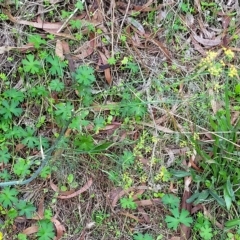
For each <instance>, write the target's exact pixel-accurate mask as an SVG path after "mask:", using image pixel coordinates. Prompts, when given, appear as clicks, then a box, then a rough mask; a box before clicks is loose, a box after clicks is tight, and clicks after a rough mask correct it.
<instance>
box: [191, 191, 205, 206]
mask: <svg viewBox="0 0 240 240" xmlns="http://www.w3.org/2000/svg"><path fill="white" fill-rule="evenodd" d="M208 196H209V190H203V191H202V192H200V193H198V196H197V199H196V200H195V201H194V205H197V204H199V203H202V202H204V201H205V200H206V199H207V198H208ZM188 200H189V199H187V202H188Z"/></svg>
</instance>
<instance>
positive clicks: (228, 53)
mask: <svg viewBox="0 0 240 240" xmlns="http://www.w3.org/2000/svg"><path fill="white" fill-rule="evenodd" d="M223 51H224V54H225V55H226V57H227V58H228V59H229V60H232V59H233V58H234V52H233V51H232V50H231V49H226V48H223Z"/></svg>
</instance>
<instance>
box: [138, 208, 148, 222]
mask: <svg viewBox="0 0 240 240" xmlns="http://www.w3.org/2000/svg"><path fill="white" fill-rule="evenodd" d="M138 213H139V214H141V215H142V216H143V218H144V220H145V222H146V223H147V224H150V222H151V220H150V217H149V216H148V214H147V213H146V212H145V210H144V208H143V207H138Z"/></svg>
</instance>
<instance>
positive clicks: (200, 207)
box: [191, 204, 203, 214]
mask: <svg viewBox="0 0 240 240" xmlns="http://www.w3.org/2000/svg"><path fill="white" fill-rule="evenodd" d="M199 210H203V205H202V204H197V205H196V206H194V207H193V208H192V209H191V214H194V213H196V212H198V211H199Z"/></svg>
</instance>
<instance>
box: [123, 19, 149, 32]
mask: <svg viewBox="0 0 240 240" xmlns="http://www.w3.org/2000/svg"><path fill="white" fill-rule="evenodd" d="M127 22H128V23H130V24H131V25H133V26H134V27H135V28H137V30H138V31H139V32H140V33H142V34H145V30H144V27H143V25H142V24H141V23H140V22H138V21H137V20H136V19H134V18H132V17H128V18H127Z"/></svg>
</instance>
